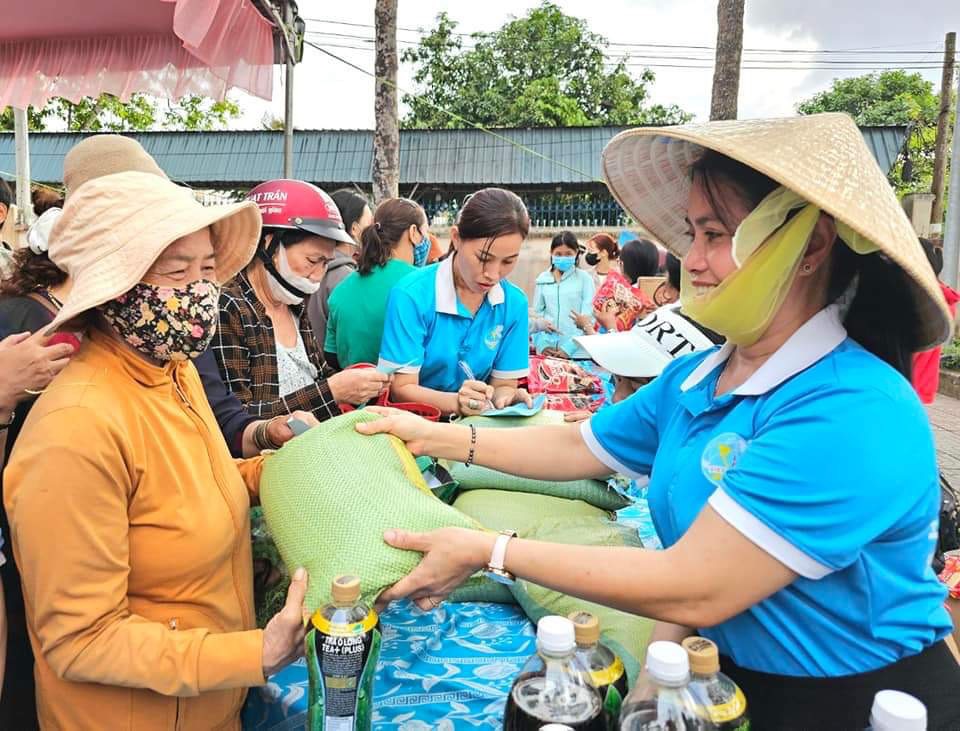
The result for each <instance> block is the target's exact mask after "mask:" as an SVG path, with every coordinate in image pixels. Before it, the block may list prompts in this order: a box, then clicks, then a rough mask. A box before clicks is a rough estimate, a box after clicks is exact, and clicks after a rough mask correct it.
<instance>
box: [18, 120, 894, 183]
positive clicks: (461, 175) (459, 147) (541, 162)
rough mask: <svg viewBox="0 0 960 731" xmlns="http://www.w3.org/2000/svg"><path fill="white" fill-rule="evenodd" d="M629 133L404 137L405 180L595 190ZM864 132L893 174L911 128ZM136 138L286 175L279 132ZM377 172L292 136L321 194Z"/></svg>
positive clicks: (357, 145)
mask: <svg viewBox="0 0 960 731" xmlns="http://www.w3.org/2000/svg"><path fill="white" fill-rule="evenodd" d="M623 129H625V128H624V127H552V128H541V129H503V130H496V133H497V134H498V135H501V136H502V137H505V138H507V139H506V140H505V139H499V138H497V137H492V136H490V135H488V134H486V133H484V132H481V131H479V130H473V129H458V130H451V129H444V130H402V131H401V132H400V182H401V184H402V185H404V186H409V185H413V184H415V183H418V184H420V185H422V186H434V187H447V188H474V187H480V186H483V185H502V186H505V187H517V188H553V187H555V186H558V185H559V186H591V185H592V184H594V183H595V181H597V180H599V179H600V177H601V175H600V152H601V150H603V147H604V145H606V143H607V142H608V141H609V140H610V138H611V137H613V136H614V135H615V134H617V133H618V132H620V131H621V130H623ZM861 131H862V132H863V136H864V138H865V139H866V141H867V144H868V146H869V147H870V149H871V150H872V151H873V154H874V157H875V158H876V159H877V162H878V163H879V164H880V167H881V168H882V169H883V170H885V171H889V170H890V168H892V167H893V164H894V162H896V159H897V156H898V155H899V153H900V149H901V148H902V147H903V143H904V138H905V135H906V127H862V128H861ZM130 136H131V137H133V138H134V139H136V140H138V141H139V142H140V143H141V144H142V145H143V146H144V148H146V150H147V151H148V152H149V153H150V154H151V155H153V156H154V157H155V158H156V160H157V162H158V163H159V165H160V167H162V168H163V169H164V170H165V171H166V172H167V174H168V175H169V176H170V177H171V178H173V179H174V180H178V181H181V182H184V183H189V184H191V185H194V186H208V187H213V188H216V187H225V188H230V187H235V188H243V187H246V186H252V185H255V184H256V183H258V182H260V181H263V180H270V179H271V178H278V177H280V176H281V175H282V157H283V155H282V153H283V137H282V134H281V133H279V132H270V131H249V132H243V131H227V132H142V133H138V134H131V135H130ZM82 137H83V135H78V134H73V133H67V132H60V133H49V132H40V133H34V134H32V135H31V136H30V164H31V171H32V174H33V178H34V179H35V180H38V181H41V182H45V183H59V182H60V181H61V180H62V179H63V157H64V155H65V154H66V153H67V151H68V150H69V149H70V148H71V147H72V146H73V145H75V144H76V143H77V142H78V141H79V140H80V139H81V138H82ZM508 140H509V141H508ZM517 145H522V146H524V147H527V148H529V149H531V150H534V151H535V152H536V153H539V155H542V156H543V157H540V156H538V155H536V154H531V153H530V152H528V151H527V150H524V149H521V148H520V147H518V146H517ZM544 158H549V159H544ZM15 165H16V162H15V158H14V141H13V135H12V134H10V133H7V134H0V174H3V175H7V176H12V173H13V171H14V169H15ZM372 165H373V133H372V132H371V131H370V130H302V131H297V132H296V133H295V135H294V169H295V174H296V176H297V177H298V178H301V179H304V180H310V181H312V182H315V183H317V184H319V185H322V186H336V185H344V184H350V183H357V184H360V185H367V184H369V183H370V178H371V169H372Z"/></svg>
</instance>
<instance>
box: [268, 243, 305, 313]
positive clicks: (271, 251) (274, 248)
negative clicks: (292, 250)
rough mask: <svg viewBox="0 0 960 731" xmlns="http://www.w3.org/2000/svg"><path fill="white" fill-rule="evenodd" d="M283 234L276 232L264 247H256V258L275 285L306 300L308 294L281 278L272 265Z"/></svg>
mask: <svg viewBox="0 0 960 731" xmlns="http://www.w3.org/2000/svg"><path fill="white" fill-rule="evenodd" d="M282 237H283V232H281V231H277V232H275V233H274V234H273V238H272V239H270V243H269V244H267V246H266V247H263V246H258V247H257V257H258V258H259V259H260V261H261V262H262V263H263V267H264V269H266V270H267V271H268V272H269V273H270V276H272V277H273V278H274V279H276V280H277V283H278V284H279V285H280V286H281V287H283V288H284V289H285V290H287V291H288V292H289V293H290V294H292V295H294V296H295V297H300V298H303V299H306V298H307V297H309V296H310V292H304V291H303V290H300V289H297V288H296V287H294V286H293V285H292V284H290V282H288V281H287V280H286V279H284V278H283V276H282V275H281V274H280V272H279V271H277V267H276V266H274V264H273V255H274V254H276V253H277V250H278V249H279V248H280V246H281V245H282Z"/></svg>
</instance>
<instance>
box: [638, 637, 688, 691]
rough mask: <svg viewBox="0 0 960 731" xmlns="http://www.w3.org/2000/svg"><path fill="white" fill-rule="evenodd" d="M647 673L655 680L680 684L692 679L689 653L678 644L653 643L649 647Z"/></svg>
mask: <svg viewBox="0 0 960 731" xmlns="http://www.w3.org/2000/svg"><path fill="white" fill-rule="evenodd" d="M647 672H648V673H650V675H651V676H652V677H653V678H654V679H655V680H660V681H664V682H667V683H680V682H683V681H684V680H686V679H687V678H688V677H690V661H689V660H688V659H687V651H686V650H684V649H683V648H682V647H680V645H678V644H677V643H676V642H664V641H662V640H661V641H659V642H651V643H650V646H649V647H647Z"/></svg>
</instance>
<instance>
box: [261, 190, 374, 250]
mask: <svg viewBox="0 0 960 731" xmlns="http://www.w3.org/2000/svg"><path fill="white" fill-rule="evenodd" d="M247 200H251V201H253V202H254V203H256V204H257V206H258V207H259V208H260V215H261V216H262V217H263V227H264V228H265V229H290V230H294V229H299V230H300V231H306V232H308V233H311V234H314V235H316V236H323V237H324V238H327V239H333V240H334V241H337V242H340V243H344V244H353V245H356V242H355V241H354V240H353V239H352V238H351V237H350V234H348V233H347V231H346V229H344V227H343V219H342V218H341V217H340V211H339V209H338V208H337V204H336V203H334V202H333V199H332V198H331V197H330V196H329V195H327V194H326V193H324V192H323V191H322V190H320V188H318V187H317V186H315V185H312V184H310V183H306V182H304V181H302V180H289V179H287V178H280V179H278V180H268V181H267V182H265V183H260V185H258V186H257V187H256V188H254V189H253V190H251V191H250V192H249V193H247Z"/></svg>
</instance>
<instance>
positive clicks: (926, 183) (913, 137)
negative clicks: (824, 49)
mask: <svg viewBox="0 0 960 731" xmlns="http://www.w3.org/2000/svg"><path fill="white" fill-rule="evenodd" d="M952 108H953V106H952V105H951V109H952ZM797 111H798V112H800V114H816V113H818V112H846V113H847V114H849V115H850V116H852V117H853V118H854V119H855V120H856V122H857V124H859V125H881V126H882V125H910V126H911V134H910V138H909V141H908V144H907V151H908V157H909V159H910V161H911V164H910V167H912V168H913V169H912V178H911V179H907V180H905V179H904V177H905V176H904V163H905V159H904V158H903V157H901V159H900V160H899V161H898V162H897V164H896V165H895V166H894V168H893V170H892V171H891V172H890V182H891V183H893V184H894V185H895V186H896V188H897V192H898V193H899V194H900V195H905V194H907V193H915V192H919V191H929V190H930V186H931V183H932V179H933V149H934V140H935V138H936V133H937V113H938V111H939V96H938V94H937V93H936V92H935V91H934V88H933V84H932V83H931V82H929V81H927V80H926V79H924V78H923V76H921V75H920V74H918V73H913V74H910V73H907V72H906V71H902V70H897V71H883V72H882V73H873V74H865V75H864V76H855V77H852V78H848V79H834V82H833V85H832V86H831V87H830V88H829V89H828V90H826V91H822V92H820V93H818V94H815V95H814V96H812V97H810V98H809V99H806V100H805V101H803V102H801V103H800V104H799V105H798V106H797ZM906 177H908V178H910V177H911V176H906Z"/></svg>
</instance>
